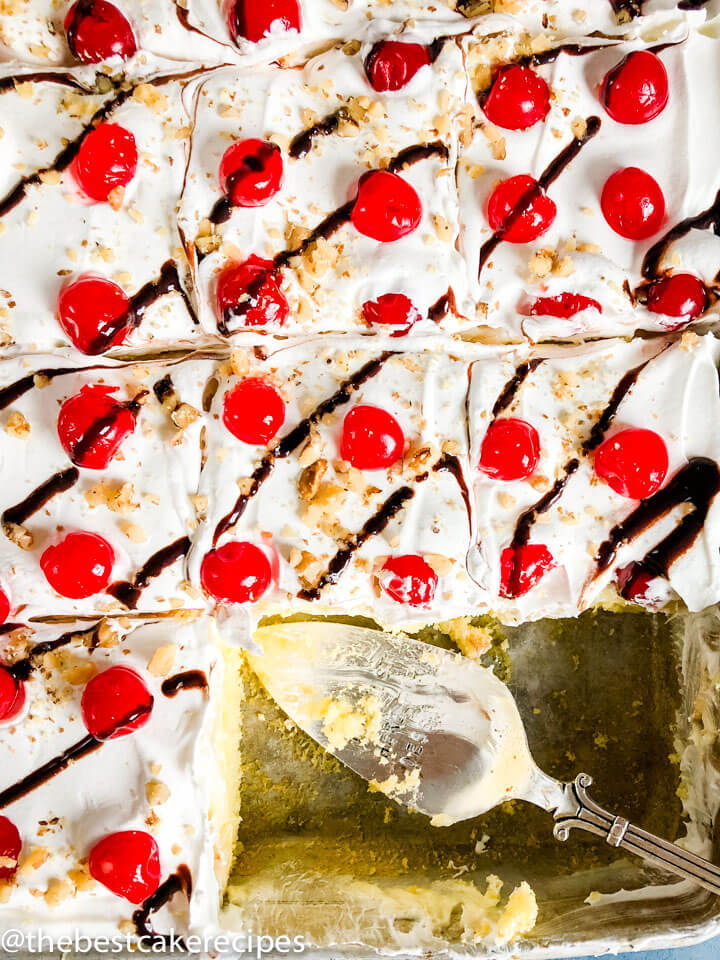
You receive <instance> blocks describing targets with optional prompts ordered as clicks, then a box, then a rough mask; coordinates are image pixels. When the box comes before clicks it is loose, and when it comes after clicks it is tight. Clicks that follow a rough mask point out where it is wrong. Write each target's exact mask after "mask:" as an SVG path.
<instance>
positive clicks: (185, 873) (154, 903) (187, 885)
mask: <svg viewBox="0 0 720 960" xmlns="http://www.w3.org/2000/svg"><path fill="white" fill-rule="evenodd" d="M176 893H183V894H184V895H185V896H186V897H187V899H188V900H189V899H190V897H191V896H192V874H191V873H190V868H189V867H188V866H186V864H184V863H181V864H180V865H179V866H178V868H177V870H176V872H175V873H171V874H170V876H169V877H168V878H167V880H165V881H163V883H161V884H160V886H159V887H158V888H157V890H156V891H155V893H153V894H151V896H149V897H148V898H147V900H145V901H143V904H142V906H141V907H140V908H139V909H137V910H136V911H135V912H134V913H133V917H132V918H133V923H134V924H135V931H136V933H137V935H138V937H141V938H142V939H143V941H145V942H146V943H147V942H148V941H150V942H151V943H166V942H168V941H169V939H170V938H169V936H167V937H166V936H163V935H162V934H159V933H155V931H154V930H153V929H152V927H151V926H150V915H151V914H153V913H157V911H158V910H161V909H162V908H163V907H164V906H165V904H166V903H168V902H169V901H170V900H172V898H173V897H174V896H175V894H176ZM172 942H173V943H174V944H175V945H177V943H178V938H177V937H173V938H172Z"/></svg>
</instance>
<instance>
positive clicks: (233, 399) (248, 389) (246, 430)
mask: <svg viewBox="0 0 720 960" xmlns="http://www.w3.org/2000/svg"><path fill="white" fill-rule="evenodd" d="M284 422H285V401H284V400H283V398H282V397H281V396H280V394H279V393H278V392H277V390H276V389H275V387H273V385H272V384H271V383H268V382H267V380H263V379H262V377H248V378H247V380H242V381H241V382H240V383H238V384H237V386H235V387H233V389H232V390H230V391H228V393H226V394H225V400H224V401H223V423H224V424H225V426H226V427H227V428H228V430H229V431H230V433H231V434H232V435H233V436H234V437H237V438H238V440H242V442H243V443H267V442H268V440H272V438H273V437H274V436H275V435H276V434H277V432H278V430H279V429H280V427H281V426H282V425H283V423H284Z"/></svg>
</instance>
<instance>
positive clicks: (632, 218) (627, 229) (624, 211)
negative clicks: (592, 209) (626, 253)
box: [600, 167, 665, 240]
mask: <svg viewBox="0 0 720 960" xmlns="http://www.w3.org/2000/svg"><path fill="white" fill-rule="evenodd" d="M600 206H601V207H602V212H603V216H604V217H605V219H606V220H607V222H608V224H609V225H610V226H611V227H612V229H613V230H614V231H615V233H619V234H620V236H621V237H625V239H626V240H647V238H648V237H651V236H652V235H653V234H654V233H657V232H658V230H659V229H660V227H661V226H662V222H663V220H664V219H665V197H664V196H663V192H662V190H661V189H660V186H659V184H658V182H657V180H654V179H653V177H651V176H650V174H649V173H646V172H645V171H644V170H641V169H640V168H639V167H623V168H622V170H616V171H615V173H613V174H612V175H611V176H609V177H608V179H607V181H606V182H605V186H604V187H603V190H602V194H601V196H600Z"/></svg>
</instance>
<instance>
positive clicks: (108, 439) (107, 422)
mask: <svg viewBox="0 0 720 960" xmlns="http://www.w3.org/2000/svg"><path fill="white" fill-rule="evenodd" d="M116 390H117V387H110V386H107V385H106V384H103V383H94V384H92V385H90V384H86V385H85V386H84V387H83V388H82V389H81V391H80V393H76V394H75V396H74V397H70V399H69V400H66V401H65V403H64V404H63V405H62V407H60V413H59V415H58V436H59V437H60V443H61V444H62V446H63V450H64V451H65V452H66V453H67V455H68V456H69V457H70V459H71V460H72V462H73V463H74V464H75V465H76V466H78V467H85V468H86V469H87V470H104V469H105V468H106V467H107V466H108V465H109V463H110V461H111V460H112V458H113V457H114V456H115V454H116V453H117V452H118V449H119V447H120V444H121V443H122V442H123V440H124V439H125V438H126V437H128V436H129V435H130V434H131V433H132V432H133V430H134V429H135V423H136V420H135V413H134V412H133V408H132V404H127V403H120V402H119V401H117V400H115V399H114V398H113V397H112V396H111V394H113V393H115V392H116Z"/></svg>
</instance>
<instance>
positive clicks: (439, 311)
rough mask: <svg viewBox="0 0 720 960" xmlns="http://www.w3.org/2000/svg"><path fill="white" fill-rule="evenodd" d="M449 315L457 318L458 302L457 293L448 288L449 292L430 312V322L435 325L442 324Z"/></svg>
mask: <svg viewBox="0 0 720 960" xmlns="http://www.w3.org/2000/svg"><path fill="white" fill-rule="evenodd" d="M448 313H452V314H454V315H455V316H457V301H456V300H455V291H454V290H453V288H452V287H448V288H447V291H446V292H445V293H444V294H443V295H442V296H441V297H440V299H439V300H437V301H436V302H435V303H434V304H433V305H432V306H431V307H430V309H429V310H428V320H432V322H433V323H440V321H441V320H444V319H445V317H446V316H447V315H448Z"/></svg>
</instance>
